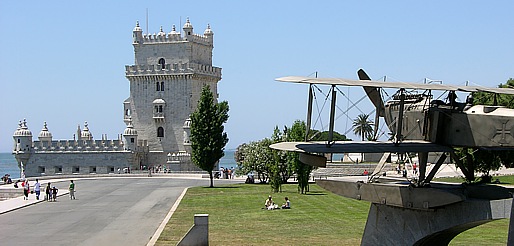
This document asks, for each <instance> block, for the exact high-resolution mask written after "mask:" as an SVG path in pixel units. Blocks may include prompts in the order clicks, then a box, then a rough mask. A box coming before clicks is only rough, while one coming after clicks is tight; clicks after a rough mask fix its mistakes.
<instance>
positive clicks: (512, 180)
mask: <svg viewBox="0 0 514 246" xmlns="http://www.w3.org/2000/svg"><path fill="white" fill-rule="evenodd" d="M496 179H498V180H499V181H500V184H506V185H514V175H505V176H493V181H495V180H496ZM434 181H442V182H451V183H463V182H464V179H463V178H462V177H448V178H437V179H434Z"/></svg>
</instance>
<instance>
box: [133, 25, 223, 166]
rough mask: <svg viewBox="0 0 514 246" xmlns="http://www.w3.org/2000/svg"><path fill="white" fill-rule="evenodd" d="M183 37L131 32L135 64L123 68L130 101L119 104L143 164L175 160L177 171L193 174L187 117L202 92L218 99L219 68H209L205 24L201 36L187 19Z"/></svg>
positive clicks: (209, 38)
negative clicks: (205, 89) (206, 87)
mask: <svg viewBox="0 0 514 246" xmlns="http://www.w3.org/2000/svg"><path fill="white" fill-rule="evenodd" d="M183 32H184V33H183V34H181V33H179V32H177V31H176V29H175V26H174V25H173V27H172V30H171V32H169V33H165V32H164V31H163V29H162V26H161V29H160V32H159V33H157V34H155V33H154V34H143V31H142V30H141V27H140V26H139V23H136V27H135V28H134V30H133V43H132V44H133V46H134V55H135V64H134V65H129V66H126V71H125V76H126V77H127V79H128V80H129V82H130V97H129V98H127V99H126V100H125V102H124V119H125V122H126V123H127V124H128V123H129V121H131V124H132V126H133V129H134V130H136V131H137V146H139V147H144V148H145V149H147V150H148V152H147V153H148V154H147V156H146V158H144V159H145V162H147V163H142V164H143V165H147V166H149V167H152V166H158V165H163V166H164V165H165V164H166V163H167V162H168V163H170V160H169V157H170V156H173V157H174V158H175V157H177V158H178V156H180V160H178V159H176V160H175V161H174V163H178V162H180V168H177V167H175V168H173V169H175V170H177V169H178V170H181V171H191V170H196V167H195V166H194V165H191V163H190V158H188V157H189V156H190V153H191V152H190V143H189V124H190V123H189V121H190V120H189V115H190V114H191V113H192V112H193V111H194V110H195V109H196V105H197V102H198V100H199V98H200V94H201V91H202V87H203V86H204V85H209V86H210V88H211V90H212V92H213V94H214V95H217V83H218V81H219V80H221V68H219V67H213V66H212V50H213V47H214V46H213V36H214V33H213V32H212V30H211V28H210V26H209V25H207V28H206V30H205V31H204V33H203V35H202V34H196V33H194V31H193V25H192V24H191V22H190V21H189V18H188V19H187V20H186V23H185V24H184V26H183Z"/></svg>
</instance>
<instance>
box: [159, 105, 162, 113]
mask: <svg viewBox="0 0 514 246" xmlns="http://www.w3.org/2000/svg"><path fill="white" fill-rule="evenodd" d="M159 113H162V105H159Z"/></svg>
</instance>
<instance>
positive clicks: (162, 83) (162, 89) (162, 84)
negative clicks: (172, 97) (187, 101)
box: [161, 82, 164, 91]
mask: <svg viewBox="0 0 514 246" xmlns="http://www.w3.org/2000/svg"><path fill="white" fill-rule="evenodd" d="M161 91H164V82H161Z"/></svg>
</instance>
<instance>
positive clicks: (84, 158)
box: [25, 152, 137, 177]
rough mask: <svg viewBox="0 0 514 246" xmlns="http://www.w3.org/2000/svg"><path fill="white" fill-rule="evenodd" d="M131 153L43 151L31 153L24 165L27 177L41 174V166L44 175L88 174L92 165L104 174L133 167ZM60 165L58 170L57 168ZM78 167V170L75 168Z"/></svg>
mask: <svg viewBox="0 0 514 246" xmlns="http://www.w3.org/2000/svg"><path fill="white" fill-rule="evenodd" d="M132 157H133V154H132V153H130V152H82V153H77V152H43V153H32V155H31V157H30V160H29V161H28V162H27V164H26V165H25V174H26V175H27V177H33V176H41V175H42V174H41V172H40V171H41V170H42V168H41V167H44V175H56V174H59V173H62V174H73V173H76V174H90V173H92V167H95V168H96V171H95V173H98V174H106V173H111V172H117V169H118V168H120V169H121V170H123V168H125V167H130V168H132V169H135V167H136V166H137V165H136V164H135V163H132V160H133V158H132ZM59 167H62V170H61V171H60V172H59V170H58V168H59ZM77 168H78V170H77Z"/></svg>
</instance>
